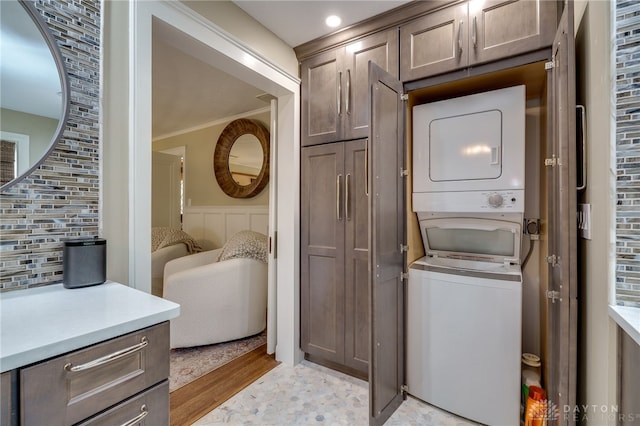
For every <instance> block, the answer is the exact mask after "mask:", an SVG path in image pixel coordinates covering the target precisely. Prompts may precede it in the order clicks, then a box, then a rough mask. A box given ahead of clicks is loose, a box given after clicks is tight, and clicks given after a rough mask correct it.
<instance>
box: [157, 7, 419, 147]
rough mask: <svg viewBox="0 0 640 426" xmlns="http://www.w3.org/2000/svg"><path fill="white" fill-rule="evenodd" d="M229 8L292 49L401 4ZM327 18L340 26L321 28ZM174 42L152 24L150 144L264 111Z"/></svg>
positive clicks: (252, 96)
mask: <svg viewBox="0 0 640 426" xmlns="http://www.w3.org/2000/svg"><path fill="white" fill-rule="evenodd" d="M234 3H235V4H236V5H237V6H238V7H240V8H242V9H243V10H244V11H245V12H246V13H248V14H249V15H251V16H252V17H253V18H254V19H256V20H257V21H258V22H260V23H262V24H263V25H264V26H265V27H266V28H267V29H269V30H270V31H271V32H273V33H274V34H276V35H277V36H278V37H279V38H280V39H282V40H283V41H284V42H285V43H287V44H288V45H289V46H292V47H295V46H297V45H300V44H302V43H305V42H307V41H310V40H313V39H315V38H318V37H320V36H322V35H325V34H329V33H332V32H334V31H336V30H338V29H340V28H344V27H346V26H349V25H352V24H354V23H356V22H359V21H362V20H364V19H367V18H369V17H371V16H375V15H377V14H379V13H382V12H384V11H386V10H389V9H393V8H395V7H398V6H400V5H401V4H403V3H407V0H351V1H348V0H345V1H317V0H295V1H280V0H269V1H255V0H235V1H234ZM330 14H336V15H339V16H341V17H342V25H341V26H340V27H338V28H329V27H327V26H326V25H325V24H324V20H325V17H326V16H328V15H330ZM175 38H176V30H175V29H174V28H172V27H170V26H169V25H166V24H163V23H162V22H159V21H154V24H153V64H152V70H153V71H152V72H153V77H152V84H153V124H152V134H153V138H154V139H159V138H163V137H166V136H169V135H172V134H176V133H180V132H184V131H186V130H190V129H195V128H198V127H204V126H206V125H211V124H213V123H215V122H217V121H219V120H222V119H225V118H229V117H233V116H237V115H240V114H243V113H246V112H250V111H254V110H259V109H261V108H267V107H268V104H267V103H266V102H264V101H262V100H260V99H258V98H256V96H259V95H261V94H262V92H261V91H260V90H258V89H256V88H255V87H253V86H251V85H248V84H245V83H244V82H242V81H240V80H238V79H237V78H235V77H234V76H231V75H229V74H227V73H225V72H223V71H220V70H219V69H217V68H215V67H214V66H212V65H210V64H208V63H206V62H204V61H202V60H199V59H198V58H196V57H194V56H191V55H189V54H187V53H185V51H184V49H181V48H180V46H178V45H177V44H176V43H175V42H174V39H175ZM204 82H206V84H203V83H204Z"/></svg>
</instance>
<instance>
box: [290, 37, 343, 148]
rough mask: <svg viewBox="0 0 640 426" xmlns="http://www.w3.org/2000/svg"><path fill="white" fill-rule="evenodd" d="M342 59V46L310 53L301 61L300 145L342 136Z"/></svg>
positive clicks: (333, 139)
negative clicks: (313, 54)
mask: <svg viewBox="0 0 640 426" xmlns="http://www.w3.org/2000/svg"><path fill="white" fill-rule="evenodd" d="M343 60H344V49H343V48H340V49H335V50H331V51H328V52H325V53H322V54H320V55H316V56H313V57H311V58H309V59H307V60H305V61H303V62H302V64H301V77H302V112H301V114H302V145H303V146H307V145H316V144H320V143H326V142H334V141H338V140H341V139H342V138H343V120H342V115H343V114H344V113H345V110H344V109H345V105H344V104H343V102H344V100H343V98H344V95H343V92H344V90H345V87H344V80H345V77H344V75H343V74H344V73H343V64H342V61H343Z"/></svg>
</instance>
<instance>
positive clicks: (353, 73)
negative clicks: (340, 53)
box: [344, 28, 399, 139]
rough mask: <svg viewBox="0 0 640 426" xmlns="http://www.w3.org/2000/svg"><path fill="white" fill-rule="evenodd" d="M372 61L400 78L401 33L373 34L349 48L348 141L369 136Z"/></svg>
mask: <svg viewBox="0 0 640 426" xmlns="http://www.w3.org/2000/svg"><path fill="white" fill-rule="evenodd" d="M369 61H371V62H373V63H374V64H376V65H378V66H379V67H380V68H382V69H383V70H385V71H386V72H388V73H389V74H391V75H392V76H394V77H396V78H397V77H398V61H399V57H398V29H397V28H392V29H390V30H387V31H383V32H379V33H375V34H372V35H370V36H368V37H365V38H362V39H360V40H358V41H356V42H354V43H351V44H348V45H347V46H346V48H345V71H344V72H345V98H344V108H345V120H346V122H345V133H346V137H345V139H360V138H366V137H367V136H368V134H369V86H368V75H369Z"/></svg>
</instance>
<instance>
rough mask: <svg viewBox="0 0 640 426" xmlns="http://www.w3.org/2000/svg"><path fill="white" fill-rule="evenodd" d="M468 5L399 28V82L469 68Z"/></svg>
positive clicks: (440, 12) (443, 11)
mask: <svg viewBox="0 0 640 426" xmlns="http://www.w3.org/2000/svg"><path fill="white" fill-rule="evenodd" d="M466 20H467V4H466V3H463V4H458V5H455V6H450V7H447V8H444V9H441V10H438V11H435V12H433V13H430V14H428V15H425V16H423V17H421V18H418V19H415V20H413V21H410V22H408V23H406V24H404V25H401V26H400V80H402V81H410V80H416V79H418V78H422V77H427V76H431V75H436V74H441V73H444V72H449V71H453V70H456V69H459V68H464V67H466V66H467V65H468V63H469V61H468V57H467V54H466V53H467V49H468V37H467V31H468V30H467V29H466V27H465V25H464V22H465V21H466Z"/></svg>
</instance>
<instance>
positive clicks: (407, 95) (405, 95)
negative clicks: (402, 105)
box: [400, 93, 409, 102]
mask: <svg viewBox="0 0 640 426" xmlns="http://www.w3.org/2000/svg"><path fill="white" fill-rule="evenodd" d="M400 100H402V101H405V102H406V101H408V100H409V94H408V93H403V94H401V95H400Z"/></svg>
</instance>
